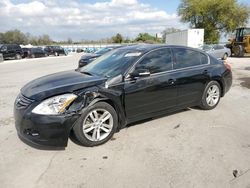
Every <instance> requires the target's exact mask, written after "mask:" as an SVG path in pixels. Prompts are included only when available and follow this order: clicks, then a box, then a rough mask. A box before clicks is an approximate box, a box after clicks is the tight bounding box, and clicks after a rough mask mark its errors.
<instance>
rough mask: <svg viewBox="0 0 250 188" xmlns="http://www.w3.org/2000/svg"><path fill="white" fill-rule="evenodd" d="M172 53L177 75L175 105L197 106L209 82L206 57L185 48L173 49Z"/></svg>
mask: <svg viewBox="0 0 250 188" xmlns="http://www.w3.org/2000/svg"><path fill="white" fill-rule="evenodd" d="M173 53H174V56H175V62H174V70H175V71H176V72H177V73H178V74H177V76H176V85H177V86H178V91H177V93H178V94H177V95H178V97H177V105H178V106H190V105H192V104H197V103H199V102H200V100H201V97H202V94H203V91H204V88H205V86H206V84H207V83H208V81H209V80H210V76H209V75H210V73H209V71H210V70H209V64H208V63H209V61H208V56H207V55H206V54H205V53H202V52H199V51H196V50H192V49H187V48H174V49H173Z"/></svg>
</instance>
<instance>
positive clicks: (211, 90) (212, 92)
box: [200, 81, 221, 110]
mask: <svg viewBox="0 0 250 188" xmlns="http://www.w3.org/2000/svg"><path fill="white" fill-rule="evenodd" d="M220 97H221V87H220V84H219V83H218V82H216V81H211V82H209V83H208V84H207V86H206V88H205V90H204V93H203V95H202V99H201V105H200V107H201V108H202V109H204V110H212V109H214V108H215V107H216V106H217V105H218V103H219V102H220Z"/></svg>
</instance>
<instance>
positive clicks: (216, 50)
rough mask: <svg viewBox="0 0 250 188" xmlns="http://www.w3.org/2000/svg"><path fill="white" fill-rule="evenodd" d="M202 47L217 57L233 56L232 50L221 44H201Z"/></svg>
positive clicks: (224, 58) (223, 58)
mask: <svg viewBox="0 0 250 188" xmlns="http://www.w3.org/2000/svg"><path fill="white" fill-rule="evenodd" d="M200 49H201V50H203V51H205V52H207V53H208V54H210V55H212V56H214V57H215V58H217V59H222V60H226V59H227V57H229V56H231V50H230V49H229V48H226V47H225V46H224V45H221V44H212V45H208V44H206V45H203V46H201V47H200Z"/></svg>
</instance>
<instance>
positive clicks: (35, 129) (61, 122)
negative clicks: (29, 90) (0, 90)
mask: <svg viewBox="0 0 250 188" xmlns="http://www.w3.org/2000/svg"><path fill="white" fill-rule="evenodd" d="M31 109H32V108H31V107H30V108H28V109H25V110H22V109H21V110H20V109H17V108H16V107H15V109H14V117H15V126H16V130H17V133H18V136H19V138H20V139H21V140H22V141H24V142H25V143H29V144H30V145H35V146H43V147H44V146H47V147H66V146H67V143H68V137H69V133H70V131H71V128H72V126H73V125H74V123H75V122H76V120H77V119H78V115H75V114H73V115H60V116H46V115H38V114H33V113H31Z"/></svg>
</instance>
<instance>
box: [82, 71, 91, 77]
mask: <svg viewBox="0 0 250 188" xmlns="http://www.w3.org/2000/svg"><path fill="white" fill-rule="evenodd" d="M81 73H83V74H87V75H89V76H93V74H92V73H90V72H86V71H81Z"/></svg>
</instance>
